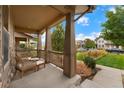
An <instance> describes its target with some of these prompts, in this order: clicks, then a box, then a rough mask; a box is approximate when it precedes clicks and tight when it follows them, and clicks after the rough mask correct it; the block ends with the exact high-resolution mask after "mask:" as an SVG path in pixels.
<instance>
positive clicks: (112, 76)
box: [80, 65, 124, 88]
mask: <svg viewBox="0 0 124 93" xmlns="http://www.w3.org/2000/svg"><path fill="white" fill-rule="evenodd" d="M97 67H98V68H101V69H102V70H101V71H99V72H98V73H97V74H96V75H95V77H94V78H93V80H88V79H86V80H85V81H84V82H82V83H81V85H80V87H81V88H123V84H122V73H124V71H122V70H119V69H115V68H110V67H106V66H101V65H97Z"/></svg>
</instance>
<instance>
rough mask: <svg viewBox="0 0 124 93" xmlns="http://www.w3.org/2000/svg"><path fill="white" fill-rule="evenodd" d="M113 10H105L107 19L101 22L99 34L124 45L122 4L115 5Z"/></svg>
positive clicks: (123, 11)
mask: <svg viewBox="0 0 124 93" xmlns="http://www.w3.org/2000/svg"><path fill="white" fill-rule="evenodd" d="M115 11H116V12H112V11H107V12H106V17H107V21H106V22H105V23H103V24H102V26H103V30H102V33H101V36H102V37H103V38H104V39H106V40H110V41H112V42H113V43H114V44H115V45H117V46H119V45H121V46H124V6H118V7H116V8H115Z"/></svg>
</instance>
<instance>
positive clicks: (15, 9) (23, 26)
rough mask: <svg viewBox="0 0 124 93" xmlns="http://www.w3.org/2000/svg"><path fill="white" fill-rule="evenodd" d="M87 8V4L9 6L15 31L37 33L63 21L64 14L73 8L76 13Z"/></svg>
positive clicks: (91, 8)
mask: <svg viewBox="0 0 124 93" xmlns="http://www.w3.org/2000/svg"><path fill="white" fill-rule="evenodd" d="M88 8H89V6H87V5H77V6H67V5H54V6H51V5H38V6H35V5H20V6H18V5H14V6H11V11H12V15H13V20H14V25H15V30H16V31H17V32H27V33H37V32H41V31H43V30H44V29H45V28H46V27H52V26H54V25H56V24H57V23H59V22H61V21H63V20H64V19H65V15H66V14H67V13H69V12H72V11H74V9H75V15H76V14H81V13H83V12H85V11H86V10H87V9H88ZM92 10H93V7H90V9H89V11H88V12H90V11H92Z"/></svg>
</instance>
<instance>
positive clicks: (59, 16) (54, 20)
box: [38, 14, 64, 32]
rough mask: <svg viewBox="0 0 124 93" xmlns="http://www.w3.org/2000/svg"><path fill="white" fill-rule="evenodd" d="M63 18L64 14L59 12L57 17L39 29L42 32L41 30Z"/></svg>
mask: <svg viewBox="0 0 124 93" xmlns="http://www.w3.org/2000/svg"><path fill="white" fill-rule="evenodd" d="M62 18H64V15H62V14H59V15H58V16H57V17H56V18H54V19H53V20H51V21H50V22H49V23H47V24H46V25H44V26H43V28H41V29H39V30H38V31H39V32H40V31H43V30H44V29H45V28H49V27H50V26H51V25H54V23H56V22H57V21H59V20H60V19H62Z"/></svg>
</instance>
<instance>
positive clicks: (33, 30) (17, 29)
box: [15, 26, 38, 34]
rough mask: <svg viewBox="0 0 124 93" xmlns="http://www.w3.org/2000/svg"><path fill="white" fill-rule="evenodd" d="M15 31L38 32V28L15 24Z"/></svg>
mask: <svg viewBox="0 0 124 93" xmlns="http://www.w3.org/2000/svg"><path fill="white" fill-rule="evenodd" d="M15 31H16V32H24V33H33V34H35V33H38V31H37V29H30V28H24V27H19V26H15Z"/></svg>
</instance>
